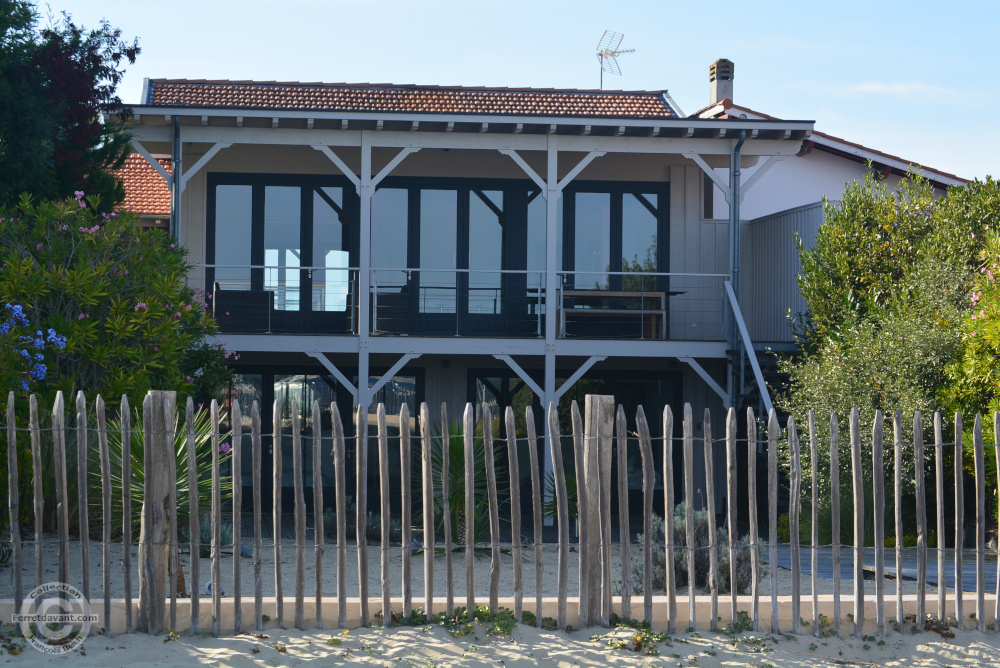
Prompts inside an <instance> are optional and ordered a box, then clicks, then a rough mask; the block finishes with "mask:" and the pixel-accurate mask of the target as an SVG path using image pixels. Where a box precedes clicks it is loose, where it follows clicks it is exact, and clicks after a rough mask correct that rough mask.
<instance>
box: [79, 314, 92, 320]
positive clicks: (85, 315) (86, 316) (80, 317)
mask: <svg viewBox="0 0 1000 668" xmlns="http://www.w3.org/2000/svg"><path fill="white" fill-rule="evenodd" d="M89 317H90V316H89V315H87V314H86V313H81V314H80V315H78V316H76V319H77V320H83V319H84V318H89Z"/></svg>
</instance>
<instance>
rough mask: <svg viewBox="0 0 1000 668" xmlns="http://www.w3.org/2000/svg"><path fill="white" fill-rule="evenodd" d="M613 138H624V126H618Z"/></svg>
mask: <svg viewBox="0 0 1000 668" xmlns="http://www.w3.org/2000/svg"><path fill="white" fill-rule="evenodd" d="M615 136H616V137H624V136H625V126H624V125H619V126H618V132H616V133H615Z"/></svg>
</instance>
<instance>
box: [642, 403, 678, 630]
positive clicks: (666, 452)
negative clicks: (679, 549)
mask: <svg viewBox="0 0 1000 668" xmlns="http://www.w3.org/2000/svg"><path fill="white" fill-rule="evenodd" d="M641 408H642V407H641V406H640V409H641ZM645 419H646V418H645V416H643V424H645ZM646 436H647V437H648V436H649V428H648V427H647V428H646ZM647 440H648V439H647ZM650 447H652V446H650ZM643 456H645V455H643ZM650 460H652V451H650ZM644 466H645V465H644ZM650 466H653V465H652V463H650ZM654 469H655V467H654ZM655 473H656V472H655V470H652V471H650V474H651V475H652V476H653V477H652V478H650V482H649V489H650V491H649V494H650V501H649V510H648V511H647V512H648V513H649V515H652V512H653V510H652V508H653V501H652V493H653V492H652V486H653V483H654V482H655ZM642 481H643V482H642V484H643V486H644V488H645V485H646V478H645V468H643V479H642ZM643 493H644V494H645V492H643ZM643 531H645V532H647V535H648V534H649V531H650V528H649V527H648V526H646V525H643ZM663 534H664V539H665V540H664V542H665V543H666V545H665V546H664V549H665V551H666V558H667V563H668V564H670V565H671V567H670V568H668V569H667V583H666V584H667V616H668V620H667V633H677V581H676V577H675V576H676V571H675V567H674V412H673V410H672V409H671V408H670V404H667V405H666V406H664V407H663ZM652 605H653V604H652V599H650V603H649V604H648V608H649V610H650V615H649V616H648V617H647V619H650V621H652V609H653V608H652Z"/></svg>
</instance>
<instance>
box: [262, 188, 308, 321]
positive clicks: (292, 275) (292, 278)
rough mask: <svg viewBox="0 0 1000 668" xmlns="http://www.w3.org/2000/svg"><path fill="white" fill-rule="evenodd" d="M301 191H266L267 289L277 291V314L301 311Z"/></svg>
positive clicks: (280, 189)
mask: <svg viewBox="0 0 1000 668" xmlns="http://www.w3.org/2000/svg"><path fill="white" fill-rule="evenodd" d="M301 193H302V191H301V189H300V188H295V187H286V186H267V187H266V188H265V189H264V266H265V269H264V289H265V290H272V291H273V292H274V308H275V310H277V311H298V310H299V267H300V266H301V265H302V262H301V251H300V246H301V243H300V238H301V237H300V223H301V209H302V206H301V205H302V200H301Z"/></svg>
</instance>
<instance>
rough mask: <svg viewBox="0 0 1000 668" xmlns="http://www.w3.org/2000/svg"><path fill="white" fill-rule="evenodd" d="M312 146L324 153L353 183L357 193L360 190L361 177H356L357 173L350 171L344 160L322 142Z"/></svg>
mask: <svg viewBox="0 0 1000 668" xmlns="http://www.w3.org/2000/svg"><path fill="white" fill-rule="evenodd" d="M313 148H314V149H316V150H317V151H319V152H320V153H322V154H323V155H325V156H326V157H327V158H328V159H329V160H330V162H332V163H333V164H334V165H336V166H337V169H339V170H340V173H341V174H343V175H344V176H346V177H347V179H348V180H349V181H350V182H351V183H353V184H354V189H355V190H357V191H358V193H360V192H361V179H359V178H358V175H357V174H355V173H354V172H352V171H351V168H350V167H348V166H347V163H346V162H344V161H343V160H341V159H340V156H339V155H337V154H336V153H334V152H333V151H332V150H330V147H329V146H324V145H322V144H318V145H315V146H313Z"/></svg>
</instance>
